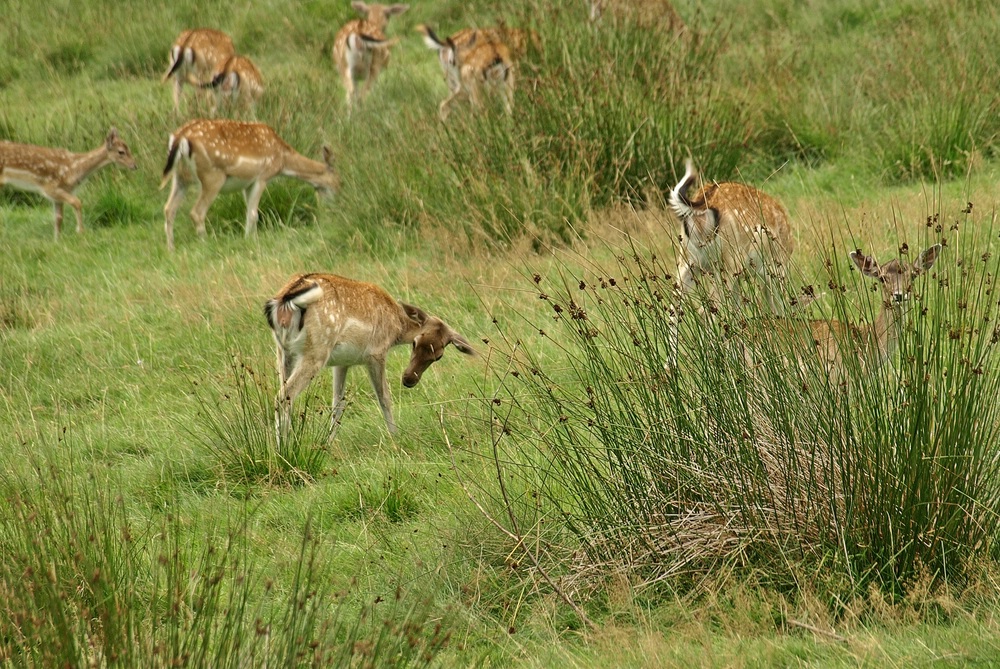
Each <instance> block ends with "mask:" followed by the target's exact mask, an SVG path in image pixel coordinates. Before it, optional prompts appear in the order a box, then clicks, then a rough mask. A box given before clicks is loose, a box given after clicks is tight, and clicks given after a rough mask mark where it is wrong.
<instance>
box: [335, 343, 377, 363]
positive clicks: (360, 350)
mask: <svg viewBox="0 0 1000 669" xmlns="http://www.w3.org/2000/svg"><path fill="white" fill-rule="evenodd" d="M367 362H368V349H367V347H362V346H355V345H353V344H347V343H340V344H337V345H336V346H334V347H333V350H332V351H330V357H329V358H327V361H326V364H327V365H328V366H330V367H351V366H353V365H364V364H366V363H367Z"/></svg>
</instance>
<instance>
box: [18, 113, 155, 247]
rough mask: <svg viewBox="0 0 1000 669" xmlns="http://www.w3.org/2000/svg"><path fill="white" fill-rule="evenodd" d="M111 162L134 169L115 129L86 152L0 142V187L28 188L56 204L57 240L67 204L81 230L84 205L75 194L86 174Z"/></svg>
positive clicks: (132, 160)
mask: <svg viewBox="0 0 1000 669" xmlns="http://www.w3.org/2000/svg"><path fill="white" fill-rule="evenodd" d="M111 164H116V165H120V166H121V167H124V168H125V169H128V170H134V169H136V164H135V158H133V157H132V152H131V151H129V148H128V145H127V144H126V143H125V140H123V139H122V138H121V136H120V135H119V134H118V130H117V129H115V128H111V129H110V130H109V131H108V135H107V137H105V138H104V144H102V145H101V146H99V147H97V148H96V149H94V150H93V151H88V152H86V153H73V152H71V151H67V150H65V149H53V148H49V147H45V146H35V145H33V144H16V143H14V142H0V186H10V187H12V188H16V189H18V190H25V191H31V192H34V193H38V194H39V195H42V196H43V197H45V198H47V199H48V200H50V201H51V202H52V204H53V205H54V207H55V215H56V219H55V236H56V240H58V239H59V232H60V230H61V228H62V220H63V205H66V204H68V205H69V206H71V207H73V211H74V213H75V214H76V231H77V233H81V232H83V204H82V203H81V202H80V200H79V198H77V197H76V195H74V193H75V192H76V189H77V188H79V187H80V184H82V183H83V182H84V181H85V180H86V179H87V177H89V176H90V175H91V174H93V173H94V172H96V171H97V170H99V169H101V168H102V167H104V166H105V165H111Z"/></svg>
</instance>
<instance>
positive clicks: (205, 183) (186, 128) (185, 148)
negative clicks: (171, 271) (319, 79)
mask: <svg viewBox="0 0 1000 669" xmlns="http://www.w3.org/2000/svg"><path fill="white" fill-rule="evenodd" d="M167 151H168V152H167V164H166V166H165V167H164V168H163V181H162V182H161V183H160V188H161V189H162V188H163V187H164V186H165V185H166V183H167V180H168V179H169V178H171V177H173V185H172V187H171V189H170V197H169V198H167V204H166V206H165V207H164V208H163V212H164V215H165V218H166V222H165V225H164V227H165V229H166V234H167V249H168V250H170V251H173V250H174V218H175V217H176V216H177V209H178V208H179V207H180V205H181V202H182V201H183V200H184V193H185V192H186V191H187V189H188V188H189V187H190V186H191V185H192V184H194V183H195V182H197V183H199V184H200V185H201V194H200V195H199V196H198V201H197V202H196V203H195V205H194V207H193V208H192V209H191V218H192V219H193V220H194V223H195V228H196V230H197V232H198V235H199V236H200V237H204V236H205V216H206V215H207V213H208V208H209V207H210V206H212V202H213V201H214V200H215V198H216V197H217V196H218V195H219V193H220V192H222V191H225V190H242V191H243V198H244V200H246V205H247V217H246V229H245V232H246V235H247V236H249V235H251V234H253V233H254V232H255V231H256V230H257V218H258V216H259V214H258V210H257V207H258V205H259V204H260V198H261V195H263V193H264V189H265V188H266V187H267V182H268V181H270V180H271V179H273V178H275V177H278V176H287V177H293V178H296V179H301V180H302V181H305V182H307V183H309V184H312V185H313V186H314V187H315V188H316V189H317V191H319V192H321V193H333V192H336V190H337V189H338V188H339V187H340V176H339V175H338V174H337V172H336V171H335V170H334V168H333V155H332V153H331V151H330V149H329V148H327V147H323V162H319V161H317V160H311V159H309V158H306V157H305V156H303V155H301V154H300V153H298V152H297V151H295V149H293V148H292V147H290V146H289V145H288V144H287V143H285V141H284V140H283V139H281V137H279V136H278V133H276V132H275V131H274V130H273V129H272V128H271V127H269V126H267V125H265V124H263V123H245V122H242V121H229V120H222V119H220V120H205V119H197V120H194V121H189V122H188V123H186V124H185V125H183V126H181V127H180V128H179V129H178V130H176V131H175V132H174V133H173V134H172V135H170V141H169V143H168V146H167Z"/></svg>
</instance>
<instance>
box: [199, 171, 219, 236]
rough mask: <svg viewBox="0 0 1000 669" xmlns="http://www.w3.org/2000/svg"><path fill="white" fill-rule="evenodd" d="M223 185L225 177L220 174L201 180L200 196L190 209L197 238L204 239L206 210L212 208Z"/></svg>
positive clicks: (207, 176)
mask: <svg viewBox="0 0 1000 669" xmlns="http://www.w3.org/2000/svg"><path fill="white" fill-rule="evenodd" d="M225 185H226V175H225V174H223V173H221V172H220V173H219V174H217V175H215V174H213V175H206V176H205V178H202V179H201V195H199V196H198V201H197V202H195V203H194V208H193V209H191V219H192V220H193V221H194V227H195V230H196V231H197V232H198V236H199V237H201V238H202V239H204V238H205V216H207V215H208V208H209V207H211V206H212V203H213V202H214V201H215V198H217V197H218V196H219V193H220V192H222V187H223V186H225Z"/></svg>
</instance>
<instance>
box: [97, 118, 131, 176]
mask: <svg viewBox="0 0 1000 669" xmlns="http://www.w3.org/2000/svg"><path fill="white" fill-rule="evenodd" d="M104 144H105V146H106V147H107V148H108V155H110V156H111V159H112V160H113V161H115V162H116V163H118V164H119V165H121V166H122V167H124V168H126V169H129V170H134V169H135V168H136V167H137V165H136V164H135V158H133V157H132V152H131V151H129V149H128V145H127V144H126V143H125V141H124V140H123V139H122V138H121V136H120V135H119V134H118V131H117V130H116V129H114V128H112V129H111V132H109V133H108V136H107V138H105V140H104Z"/></svg>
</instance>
